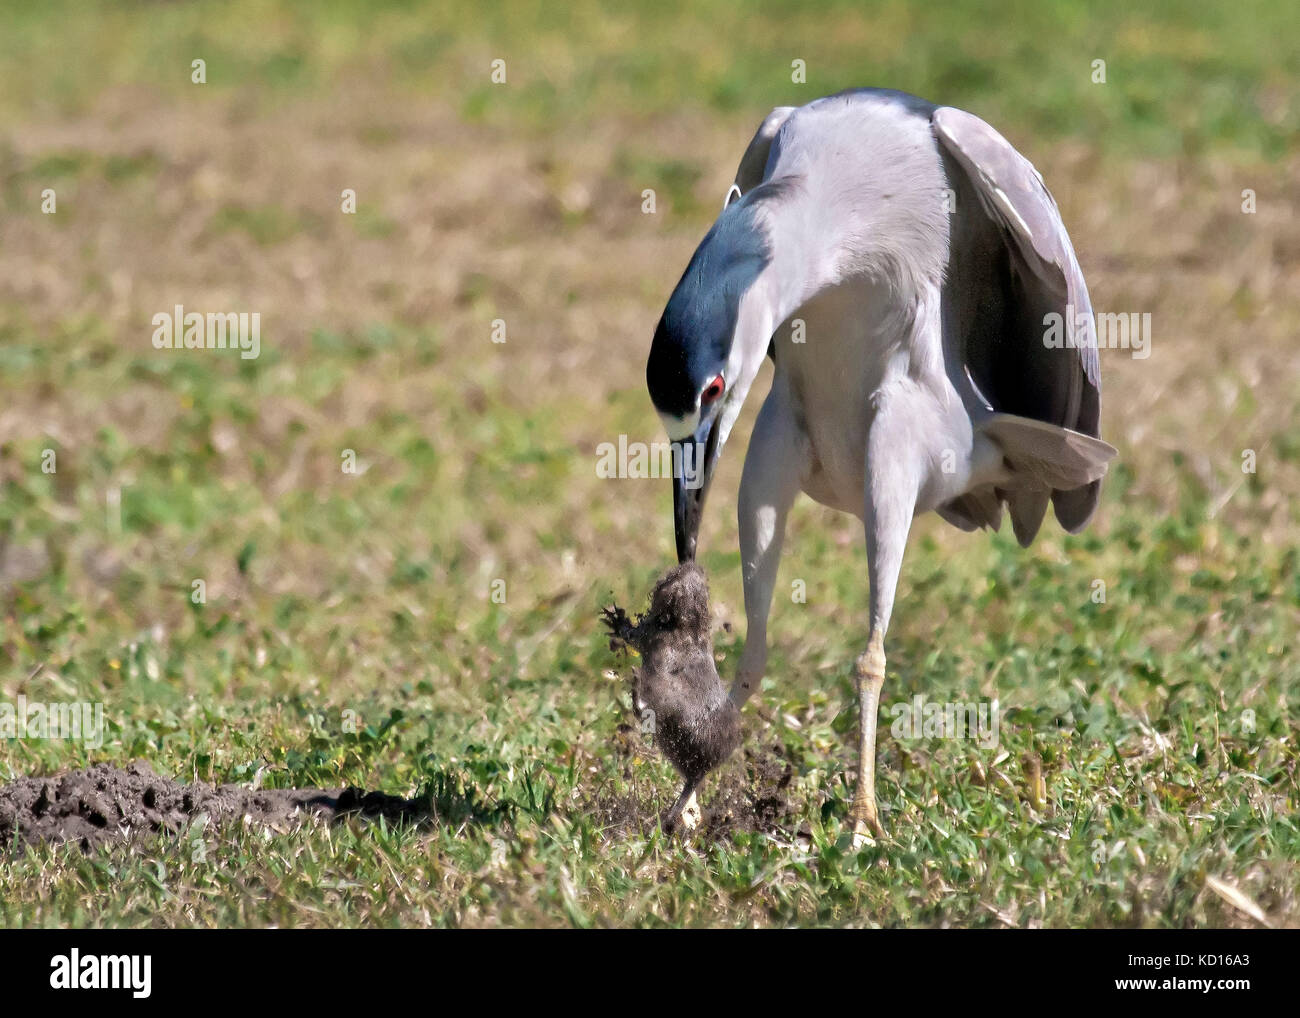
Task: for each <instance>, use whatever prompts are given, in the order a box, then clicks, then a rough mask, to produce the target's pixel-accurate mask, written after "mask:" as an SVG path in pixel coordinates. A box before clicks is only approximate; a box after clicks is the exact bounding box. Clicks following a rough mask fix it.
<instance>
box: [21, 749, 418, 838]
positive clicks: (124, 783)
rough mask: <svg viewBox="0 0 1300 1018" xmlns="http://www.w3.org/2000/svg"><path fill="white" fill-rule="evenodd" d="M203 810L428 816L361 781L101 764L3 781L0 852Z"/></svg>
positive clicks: (133, 828) (414, 803)
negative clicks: (221, 781)
mask: <svg viewBox="0 0 1300 1018" xmlns="http://www.w3.org/2000/svg"><path fill="white" fill-rule="evenodd" d="M201 814H206V815H207V816H208V818H209V820H210V821H211V822H212V823H214V824H217V825H221V824H226V823H229V822H230V821H232V820H234V821H241V820H244V819H245V818H247V820H248V821H249V822H251V823H255V824H262V825H265V826H268V827H271V828H273V829H275V830H280V831H288V830H292V829H293V828H296V827H298V826H300V825H301V824H302V823H303V821H304V820H306V819H307V818H308V817H313V816H314V817H319V818H320V819H323V820H326V821H329V820H334V819H337V818H339V817H342V816H346V815H349V814H358V815H361V816H365V817H371V818H376V817H380V816H382V817H384V818H386V819H387V820H389V821H410V822H423V821H428V820H429V819H430V815H429V812H428V807H427V803H424V802H421V801H419V800H416V799H403V798H401V797H400V796H394V795H385V794H384V793H383V792H365V791H362V790H361V789H359V788H344V789H326V788H268V789H259V790H258V791H252V790H250V789H247V788H242V787H240V786H239V785H217V786H214V785H209V784H206V783H203V782H197V783H195V784H191V785H185V784H181V783H180V782H177V781H172V780H170V779H168V778H163V777H159V776H158V775H157V774H155V773H154V772H153V770H151V769H150V767H149V765H148V764H145V763H140V762H138V761H137V762H136V763H133V764H131V765H130V766H129V767H127V768H126V769H125V770H123V769H122V768H119V767H112V766H110V765H108V764H97V765H96V766H94V767H91V768H89V769H88V770H84V771H72V772H70V773H68V774H61V775H56V776H54V777H48V778H20V779H18V780H17V781H15V782H13V783H12V784H9V785H5V786H4V787H2V788H0V851H4V850H7V849H10V848H12V847H14V846H21V845H24V844H26V845H36V844H41V843H46V842H48V843H53V844H61V843H63V842H67V841H76V842H78V843H80V845H81V847H82V849H83V850H85V851H88V850H90V849H91V848H92V847H94V846H96V845H102V844H105V843H108V842H112V841H125V840H127V839H131V838H136V837H140V836H143V835H153V834H166V833H176V832H177V831H181V830H183V829H184V828H185V827H186V826H188V825H189V823H190V822H191V821H192V820H193V819H194V818H195V817H198V816H200V815H201Z"/></svg>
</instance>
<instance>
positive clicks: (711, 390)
mask: <svg viewBox="0 0 1300 1018" xmlns="http://www.w3.org/2000/svg"><path fill="white" fill-rule="evenodd" d="M726 387H727V383H726V381H725V380H724V379H723V377H722V376H721V375H719V376H718V377H717V378H715V379H714V380H713V381H711V382H710V383H709V384H708V385H707V386H706V387H705V389H704V392H703V393H701V394H700V405H701V406H708V405H709V404H710V403H712V402H713V401H714V400H715V399H717V398H718V397H719V396H721V395H722V392H723V390H724V389H726Z"/></svg>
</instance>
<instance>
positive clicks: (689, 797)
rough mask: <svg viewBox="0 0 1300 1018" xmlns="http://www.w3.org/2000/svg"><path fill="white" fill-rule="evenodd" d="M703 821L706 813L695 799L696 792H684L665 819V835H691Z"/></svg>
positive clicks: (692, 790)
mask: <svg viewBox="0 0 1300 1018" xmlns="http://www.w3.org/2000/svg"><path fill="white" fill-rule="evenodd" d="M703 819H704V812H703V810H701V809H700V803H699V800H698V799H696V798H695V790H694V789H691V790H690V791H689V792H682V794H681V795H680V796H678V797H677V801H676V802H675V803H673V808H672V809H670V810H669V811H668V814H667V815H666V816H665V817H664V819H663V829H664V833H665V834H674V833H677V832H678V831H680V832H681V833H682V834H690V833H691V832H692V831H694V830H695V829H696V828H697V827H699V826H700V821H701V820H703Z"/></svg>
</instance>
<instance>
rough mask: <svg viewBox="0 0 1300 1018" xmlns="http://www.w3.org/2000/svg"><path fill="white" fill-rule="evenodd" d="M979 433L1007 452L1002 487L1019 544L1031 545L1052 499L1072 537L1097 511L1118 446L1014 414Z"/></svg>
mask: <svg viewBox="0 0 1300 1018" xmlns="http://www.w3.org/2000/svg"><path fill="white" fill-rule="evenodd" d="M978 427H979V430H980V431H982V432H983V433H984V434H985V435H987V436H988V437H989V438H991V439H992V440H993V441H994V442H996V443H997V444H998V446H999V447H1000V448H1001V449H1002V455H1003V458H1004V460H1005V463H1006V466H1007V468H1008V469H1009V470H1010V472H1011V477H1010V479H1009V480H1007V481H1006V482H1003V483H1002V484H999V485H998V496H999V497H1000V498H1002V499H1003V500H1004V501H1005V502H1006V503H1007V510H1008V512H1009V513H1010V515H1011V525H1012V527H1013V529H1014V530H1015V532H1016V540H1018V541H1019V542H1020V544H1021V545H1022V546H1025V547H1028V545H1029V544H1030V542H1031V541H1033V539H1034V536H1035V535H1036V534H1037V533H1038V528H1039V527H1040V526H1041V525H1042V522H1043V516H1044V515H1045V514H1046V512H1047V503H1048V500H1049V499H1050V500H1051V502H1052V505H1053V507H1054V509H1055V510H1056V518H1057V519H1058V520H1059V521H1060V523H1061V526H1062V527H1064V528H1065V529H1066V530H1067V531H1068V532H1070V533H1072V534H1073V533H1076V532H1077V531H1079V530H1082V529H1083V528H1084V527H1085V526H1086V525H1087V523H1088V520H1089V519H1091V518H1092V514H1093V512H1094V511H1095V510H1096V508H1097V497H1098V494H1099V493H1100V491H1101V478H1102V477H1103V476H1104V475H1105V473H1106V468H1107V467H1108V466H1109V464H1110V461H1111V459H1113V458H1114V456H1115V453H1116V450H1115V447H1114V446H1112V445H1110V444H1109V443H1107V442H1103V441H1102V440H1101V439H1100V438H1094V437H1092V436H1091V435H1085V434H1083V433H1082V432H1079V431H1072V430H1071V429H1069V428H1061V427H1057V426H1056V425H1054V424H1046V423H1044V422H1042V421H1035V420H1031V419H1030V418H1028V417H1017V416H1016V415H1014V414H993V415H992V416H991V417H989V418H988V419H987V420H985V421H983V422H982V423H981V424H980V425H979V426H978Z"/></svg>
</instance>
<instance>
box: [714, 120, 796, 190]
mask: <svg viewBox="0 0 1300 1018" xmlns="http://www.w3.org/2000/svg"><path fill="white" fill-rule="evenodd" d="M795 109H796V107H794V106H778V107H776V109H774V110H773V111H772V112H771V113H769V114H768V115H767V116H766V117H765V118H764V120H763V122H762V123H761V124H759V125H758V130H757V131H756V132H755V133H754V137H753V139H752V140H751V141H750V143H749V147H748V148H747V149H745V154H744V155H743V156H741V157H740V166H739V167H738V168H737V169H736V182H735V183H734V184H732V185H731V189H730V190H729V191H728V192H727V200H726V201H725V202H724V203H723V207H724V208H725V207H726V206H727V205H730V204H731V203H732V202H733V201H735V200H736V199H737V198H738V197H740V195H742V194H744V193H745V192H746V191H748V190H750V189H751V188H754V187H757V186H758V185H759V184H761V183H762V182H763V175H764V173H766V171H767V157H768V155H769V153H771V151H772V142H773V140H774V139H775V138H776V134H777V132H778V131H779V130H781V125H782V124H784V123H785V122H786V119H787V118H788V117H789V116H790V114H791V113H793V112H794V111H795Z"/></svg>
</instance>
